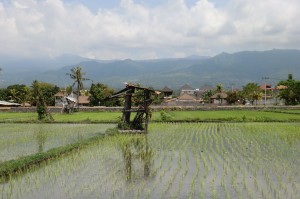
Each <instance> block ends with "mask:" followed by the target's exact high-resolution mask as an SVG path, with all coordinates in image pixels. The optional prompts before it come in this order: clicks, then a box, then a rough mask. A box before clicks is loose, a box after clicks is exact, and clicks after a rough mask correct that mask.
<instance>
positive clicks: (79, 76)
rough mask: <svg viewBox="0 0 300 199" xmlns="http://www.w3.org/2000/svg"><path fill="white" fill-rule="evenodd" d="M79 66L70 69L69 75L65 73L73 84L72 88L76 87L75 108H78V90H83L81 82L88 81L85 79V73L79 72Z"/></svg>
mask: <svg viewBox="0 0 300 199" xmlns="http://www.w3.org/2000/svg"><path fill="white" fill-rule="evenodd" d="M81 70H82V68H81V66H77V67H73V68H71V73H66V75H68V76H70V78H71V79H72V80H74V82H73V85H72V86H73V87H74V86H75V85H76V94H77V108H79V96H80V90H82V89H83V81H86V80H89V79H88V78H85V77H84V76H85V73H84V72H82V71H81Z"/></svg>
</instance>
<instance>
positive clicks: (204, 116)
mask: <svg viewBox="0 0 300 199" xmlns="http://www.w3.org/2000/svg"><path fill="white" fill-rule="evenodd" d="M293 112H294V113H298V112H300V110H293V111H290V110H289V111H287V112H273V111H272V112H270V111H258V110H230V111H228V110H220V111H168V112H167V113H168V114H169V115H170V116H171V119H170V120H169V121H233V122H272V121H273V122H299V121H300V114H291V113H293ZM52 115H53V117H54V120H55V122H62V123H67V122H70V123H72V122H83V123H89V122H116V121H117V120H118V117H120V116H121V115H122V113H120V112H78V113H73V114H60V113H53V114H52ZM36 121H37V114H36V113H0V122H36ZM152 121H161V115H160V112H153V114H152Z"/></svg>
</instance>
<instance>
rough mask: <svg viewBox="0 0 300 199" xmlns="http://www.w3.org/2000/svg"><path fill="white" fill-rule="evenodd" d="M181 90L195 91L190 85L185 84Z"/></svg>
mask: <svg viewBox="0 0 300 199" xmlns="http://www.w3.org/2000/svg"><path fill="white" fill-rule="evenodd" d="M180 90H194V89H193V88H192V87H191V86H190V85H188V84H185V85H183V86H182V87H181V88H180Z"/></svg>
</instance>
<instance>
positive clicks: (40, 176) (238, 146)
mask: <svg viewBox="0 0 300 199" xmlns="http://www.w3.org/2000/svg"><path fill="white" fill-rule="evenodd" d="M36 147H37V145H36ZM299 157H300V124H299V123H160V124H159V123H156V124H151V125H150V126H149V133H148V134H147V135H128V134H126V135H114V136H107V137H104V138H103V139H101V140H99V141H98V142H97V143H94V144H92V145H90V146H89V147H86V148H83V149H82V150H79V151H76V152H72V153H70V154H68V155H65V156H62V157H60V158H57V159H56V160H49V161H47V162H44V163H42V165H39V166H38V167H33V168H30V169H28V170H27V171H25V172H24V173H19V174H18V175H17V176H14V177H12V178H10V179H9V180H8V181H7V182H5V183H2V184H0V193H1V194H0V197H1V198H22V199H23V198H36V199H38V198H91V199H92V198H155V199H156V198H203V199H204V198H228V199H229V198H295V199H296V198H300V158H299Z"/></svg>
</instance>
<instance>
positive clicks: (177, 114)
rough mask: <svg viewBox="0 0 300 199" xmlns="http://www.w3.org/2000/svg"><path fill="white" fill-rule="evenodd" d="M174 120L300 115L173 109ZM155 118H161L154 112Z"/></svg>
mask: <svg viewBox="0 0 300 199" xmlns="http://www.w3.org/2000/svg"><path fill="white" fill-rule="evenodd" d="M168 113H169V114H170V115H171V117H172V118H171V120H174V121H250V122H253V121H259V122H264V121H282V122H288V121H300V115H296V114H295V115H293V114H288V113H278V112H264V111H255V110H253V111H249V110H231V111H171V112H168ZM153 120H159V116H158V114H157V113H156V114H154V117H153Z"/></svg>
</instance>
